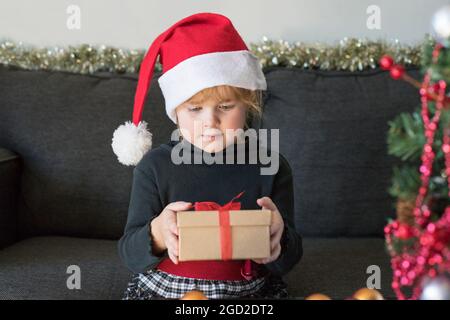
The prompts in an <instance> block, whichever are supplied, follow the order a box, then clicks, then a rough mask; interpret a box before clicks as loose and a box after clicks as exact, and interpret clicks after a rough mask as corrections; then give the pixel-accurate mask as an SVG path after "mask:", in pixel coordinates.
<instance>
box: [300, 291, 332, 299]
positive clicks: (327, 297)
mask: <svg viewBox="0 0 450 320" xmlns="http://www.w3.org/2000/svg"><path fill="white" fill-rule="evenodd" d="M305 300H331V298H330V297H329V296H327V295H324V294H321V293H314V294H312V295H310V296H308V297H306V299H305Z"/></svg>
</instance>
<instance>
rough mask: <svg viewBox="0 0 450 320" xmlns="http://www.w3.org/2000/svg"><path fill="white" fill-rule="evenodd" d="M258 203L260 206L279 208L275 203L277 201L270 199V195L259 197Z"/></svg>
mask: <svg viewBox="0 0 450 320" xmlns="http://www.w3.org/2000/svg"><path fill="white" fill-rule="evenodd" d="M256 203H257V204H258V205H259V206H260V207H263V209H268V210H278V209H277V206H276V205H275V203H273V201H272V199H270V198H269V197H262V198H259V199H257V200H256Z"/></svg>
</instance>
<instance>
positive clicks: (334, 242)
mask: <svg viewBox="0 0 450 320" xmlns="http://www.w3.org/2000/svg"><path fill="white" fill-rule="evenodd" d="M372 265H375V266H378V267H379V268H380V276H381V277H380V280H381V281H380V282H381V288H380V292H381V294H382V295H383V296H384V298H385V299H395V295H394V292H393V291H392V288H391V281H392V269H391V267H390V259H389V255H388V254H387V252H386V250H385V246H384V240H383V239H379V238H335V239H329V238H305V239H304V240H303V258H302V260H301V261H300V263H299V264H298V265H296V266H295V268H294V269H293V270H292V271H291V272H290V273H288V274H287V275H286V276H285V277H284V279H285V281H286V282H287V283H288V285H289V292H290V294H291V295H292V296H294V297H297V298H305V297H307V296H308V295H311V294H313V293H323V294H326V295H328V296H330V297H331V298H332V299H346V298H349V297H351V296H352V295H353V293H354V292H355V291H356V290H358V289H360V288H363V287H366V286H367V279H368V278H369V276H371V275H372V274H373V271H370V273H367V268H368V267H369V266H372ZM370 283H372V282H370Z"/></svg>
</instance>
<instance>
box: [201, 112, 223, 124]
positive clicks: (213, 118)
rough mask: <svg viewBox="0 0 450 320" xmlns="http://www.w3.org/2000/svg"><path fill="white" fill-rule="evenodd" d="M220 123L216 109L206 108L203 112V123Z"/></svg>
mask: <svg viewBox="0 0 450 320" xmlns="http://www.w3.org/2000/svg"><path fill="white" fill-rule="evenodd" d="M219 123H220V119H219V117H218V114H217V112H216V110H215V109H213V108H206V109H205V112H204V114H203V125H204V126H205V127H212V126H215V125H217V124H219Z"/></svg>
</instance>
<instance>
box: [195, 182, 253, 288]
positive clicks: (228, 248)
mask: <svg viewBox="0 0 450 320" xmlns="http://www.w3.org/2000/svg"><path fill="white" fill-rule="evenodd" d="M244 192H245V191H242V192H241V193H239V194H238V195H237V196H235V197H234V198H233V199H231V200H230V202H228V203H227V204H225V205H223V206H221V205H219V204H218V203H216V202H211V201H203V202H195V203H194V208H195V211H210V210H215V211H219V228H220V247H221V248H220V249H221V256H222V260H231V259H232V253H233V247H232V240H231V225H230V210H240V209H241V203H240V202H234V201H235V200H236V199H238V198H240V197H241V196H242V195H243V194H244ZM241 274H242V276H243V277H244V278H246V279H247V280H250V279H251V278H252V276H253V273H252V270H251V260H246V261H245V263H244V265H243V268H242V269H241Z"/></svg>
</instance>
